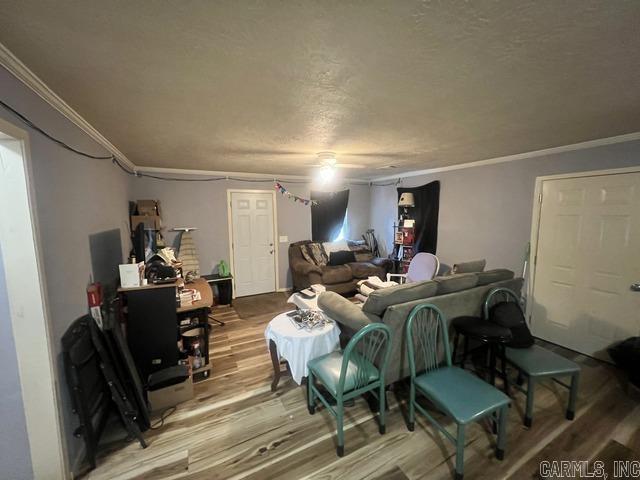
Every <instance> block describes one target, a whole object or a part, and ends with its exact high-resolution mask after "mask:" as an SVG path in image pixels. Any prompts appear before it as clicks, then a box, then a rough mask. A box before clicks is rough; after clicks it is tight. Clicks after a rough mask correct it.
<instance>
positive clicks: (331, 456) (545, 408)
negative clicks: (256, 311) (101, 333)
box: [86, 297, 640, 480]
mask: <svg viewBox="0 0 640 480" xmlns="http://www.w3.org/2000/svg"><path fill="white" fill-rule="evenodd" d="M255 301H256V302H260V301H261V299H260V297H256V299H255ZM275 303H276V304H277V303H278V302H275ZM265 304H269V305H273V304H274V302H273V301H272V299H270V301H269V302H266V301H265ZM275 309H276V310H279V311H281V310H282V308H281V306H278V307H276V308H275ZM215 313H216V317H217V318H219V319H220V320H223V321H225V322H226V325H225V326H224V327H221V326H218V325H214V326H213V328H212V339H213V356H212V361H213V374H212V376H211V378H210V379H209V380H207V381H205V382H201V383H199V384H197V385H196V392H197V395H196V397H195V398H194V399H193V400H191V401H189V402H186V403H183V404H181V405H180V406H179V407H178V408H177V410H176V412H175V413H173V414H172V415H171V416H169V417H168V418H167V419H166V421H165V424H164V426H163V427H162V428H160V429H158V430H152V431H148V432H146V433H145V437H146V439H147V441H148V443H149V447H148V448H146V449H144V450H143V449H141V448H140V446H139V445H138V444H137V443H135V442H130V443H117V444H113V445H110V446H109V447H108V448H107V449H105V450H104V452H103V454H102V455H101V457H100V459H99V463H98V467H97V468H96V469H95V470H94V471H92V472H90V473H89V474H88V475H87V476H86V478H90V479H129V478H136V479H142V478H144V479H193V480H195V479H203V480H204V479H207V480H208V479H261V480H262V479H270V478H273V479H275V478H277V479H302V478H321V479H339V478H340V479H420V478H428V479H447V480H448V479H451V478H453V468H454V466H453V465H454V459H455V456H454V449H453V446H452V445H451V444H450V443H449V441H448V440H446V439H445V438H444V437H443V435H442V434H440V433H438V432H437V431H436V430H435V429H434V428H433V427H432V426H431V425H430V424H429V423H428V422H427V421H426V419H424V418H423V417H421V416H418V422H417V424H416V429H415V431H414V432H409V431H407V428H406V426H405V421H404V415H405V412H406V408H405V403H404V398H403V390H402V389H400V390H399V391H398V392H390V393H389V395H388V398H389V407H390V410H389V414H388V416H387V433H386V434H385V435H379V433H378V427H377V423H376V419H375V415H374V414H373V413H372V412H371V411H370V409H369V407H368V404H367V403H366V401H365V400H363V399H361V400H357V401H356V404H355V406H353V407H350V408H347V414H346V417H347V418H346V419H345V456H344V457H343V458H338V457H337V456H336V454H335V422H334V419H333V417H332V416H331V415H330V414H329V413H328V412H327V411H326V410H324V409H321V408H318V409H317V413H316V414H315V415H313V416H312V415H309V413H308V412H307V407H306V401H305V391H304V389H303V388H301V387H299V386H297V385H296V384H295V383H293V382H292V381H291V380H290V379H288V377H284V381H282V380H281V383H280V386H279V388H278V390H277V391H276V392H275V393H272V392H271V391H270V388H269V384H270V382H271V375H272V367H271V362H270V358H269V354H268V351H267V348H266V342H265V340H264V335H263V332H264V328H265V326H266V324H267V323H268V321H269V320H270V319H271V318H272V317H273V316H274V314H275V313H276V312H273V311H271V312H269V311H264V312H263V313H261V314H260V315H257V316H254V317H250V318H245V319H242V318H239V316H238V315H237V314H236V312H235V311H234V309H233V308H230V307H221V308H219V309H217V310H216V312H215ZM551 348H554V349H555V350H556V351H558V352H559V353H561V354H563V355H565V356H567V357H570V358H572V359H574V360H575V361H577V362H578V363H579V364H580V365H581V366H582V376H581V385H580V393H579V400H578V409H577V412H576V418H575V420H574V421H567V420H565V419H564V411H565V408H566V399H567V392H566V390H565V389H564V388H562V387H559V386H558V385H556V384H554V383H553V382H549V383H545V384H543V385H541V386H539V387H538V390H537V391H536V402H535V415H534V422H533V427H532V428H530V429H527V428H525V427H524V426H523V425H522V414H523V409H524V402H525V397H524V395H523V394H522V393H519V392H518V393H515V394H514V398H513V400H514V402H513V403H514V405H513V407H512V408H511V409H510V414H509V424H508V442H507V449H506V457H505V459H504V461H498V460H496V459H495V457H494V454H493V452H494V450H493V449H494V438H495V437H493V435H491V433H490V429H489V427H488V425H485V424H474V425H472V426H471V427H470V428H469V429H468V433H467V440H466V442H467V446H466V449H465V478H467V479H474V478H476V479H480V478H482V479H499V478H512V479H518V480H520V479H527V478H541V477H540V476H539V475H538V471H539V464H540V462H541V461H542V460H594V459H595V458H596V457H597V458H600V457H598V456H604V457H607V458H610V457H611V456H614V457H615V455H617V453H616V452H618V451H620V450H621V449H623V450H624V452H626V455H627V457H626V458H635V459H640V458H638V452H640V403H639V402H638V400H637V398H635V399H634V398H632V397H633V395H631V396H630V395H628V394H627V393H626V392H625V389H626V387H625V386H624V382H623V381H622V380H621V375H620V373H619V372H618V371H617V370H616V369H614V368H612V367H611V366H609V365H606V364H603V363H600V362H597V361H595V360H592V359H589V358H587V357H584V356H582V355H578V354H575V353H573V352H570V351H567V350H564V349H560V348H558V347H551ZM435 416H436V417H437V418H440V419H442V421H443V422H445V423H446V424H448V425H449V427H450V431H451V432H454V430H453V429H454V425H452V424H451V422H447V421H446V419H444V418H443V416H442V415H439V414H437V413H436V414H435ZM610 478H611V476H610Z"/></svg>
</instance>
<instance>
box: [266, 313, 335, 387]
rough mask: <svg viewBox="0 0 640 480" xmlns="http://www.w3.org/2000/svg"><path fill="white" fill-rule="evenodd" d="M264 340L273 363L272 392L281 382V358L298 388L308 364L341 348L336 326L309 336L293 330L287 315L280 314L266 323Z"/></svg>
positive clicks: (312, 331)
mask: <svg viewBox="0 0 640 480" xmlns="http://www.w3.org/2000/svg"><path fill="white" fill-rule="evenodd" d="M264 336H265V339H266V340H267V345H268V346H269V352H270V353H271V362H272V363H273V382H272V383H271V391H275V390H276V387H277V386H278V382H279V381H280V375H281V371H280V359H281V358H282V359H284V360H286V361H287V363H288V365H289V372H290V373H291V377H292V378H293V380H294V381H295V382H296V383H297V384H298V385H300V384H301V383H302V378H303V377H306V376H307V362H308V361H309V360H312V359H314V358H317V357H319V356H321V355H325V354H327V353H331V352H333V351H334V350H337V349H338V348H339V346H340V341H339V337H340V328H339V327H338V325H337V324H336V322H332V323H329V324H327V325H325V326H323V327H322V328H316V329H313V330H311V331H310V332H309V331H307V330H305V329H298V328H296V326H295V325H294V324H293V322H292V321H291V318H290V317H288V316H287V314H286V313H281V314H280V315H278V316H277V317H275V318H274V319H273V320H271V321H270V322H269V325H267V328H266V329H265V331H264Z"/></svg>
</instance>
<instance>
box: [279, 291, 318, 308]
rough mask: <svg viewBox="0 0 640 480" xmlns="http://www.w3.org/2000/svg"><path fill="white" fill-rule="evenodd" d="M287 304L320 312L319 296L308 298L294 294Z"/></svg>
mask: <svg viewBox="0 0 640 480" xmlns="http://www.w3.org/2000/svg"><path fill="white" fill-rule="evenodd" d="M287 303H293V304H294V305H295V306H296V307H298V308H302V309H303V310H304V309H306V310H318V295H316V296H314V297H312V298H307V297H305V296H303V295H300V294H299V293H294V294H293V295H291V296H290V297H289V299H288V300H287Z"/></svg>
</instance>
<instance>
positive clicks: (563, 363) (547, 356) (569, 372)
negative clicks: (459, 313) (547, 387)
mask: <svg viewBox="0 0 640 480" xmlns="http://www.w3.org/2000/svg"><path fill="white" fill-rule="evenodd" d="M499 302H515V303H516V304H517V305H518V307H519V308H520V312H521V313H522V314H523V315H524V312H522V307H521V306H520V301H519V299H518V296H517V295H516V294H515V293H514V292H513V291H512V290H509V289H508V288H504V287H500V288H494V289H493V290H491V291H490V292H489V295H488V296H487V299H486V300H485V302H484V316H485V318H486V319H489V315H490V312H491V307H493V306H494V305H497V304H498V303H499ZM506 358H507V361H508V362H509V363H511V364H512V365H513V366H514V367H516V368H517V369H518V378H519V379H520V378H522V376H523V375H524V376H525V377H526V378H527V389H526V390H523V389H522V388H520V390H522V391H523V392H524V393H526V395H527V407H526V413H525V417H524V425H525V426H526V427H531V425H532V423H533V399H534V394H535V387H536V383H537V382H539V381H540V380H542V379H544V378H551V379H552V380H553V381H555V382H556V383H558V384H559V385H562V386H563V387H565V388H567V389H569V404H568V406H567V413H566V415H565V416H566V418H567V420H573V419H574V417H575V411H576V399H577V397H578V381H579V378H580V367H579V366H578V364H577V363H575V362H572V361H571V360H568V359H566V358H564V357H563V356H561V355H558V354H557V353H553V352H551V351H549V350H547V349H546V348H543V347H541V346H539V345H532V346H531V347H529V348H512V347H507V348H506ZM556 377H571V385H567V384H565V383H563V382H561V381H559V380H558V379H557V378H556ZM520 383H521V382H518V385H516V387H517V388H519V384H520Z"/></svg>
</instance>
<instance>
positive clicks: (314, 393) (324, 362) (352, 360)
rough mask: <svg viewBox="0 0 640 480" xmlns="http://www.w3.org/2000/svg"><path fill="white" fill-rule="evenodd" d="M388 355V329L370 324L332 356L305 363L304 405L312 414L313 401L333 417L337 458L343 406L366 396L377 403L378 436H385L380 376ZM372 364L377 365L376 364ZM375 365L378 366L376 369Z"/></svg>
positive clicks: (340, 447)
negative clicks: (307, 371) (306, 369)
mask: <svg viewBox="0 0 640 480" xmlns="http://www.w3.org/2000/svg"><path fill="white" fill-rule="evenodd" d="M390 352H391V329H390V328H389V327H388V326H387V325H385V324H384V323H370V324H369V325H367V326H366V327H364V328H362V329H360V330H359V331H358V332H357V333H356V334H355V335H354V336H353V337H352V338H351V340H349V343H348V344H347V346H346V347H345V349H344V350H343V351H342V352H332V353H329V354H327V355H323V356H321V357H318V358H314V359H313V360H311V361H309V362H308V363H307V368H308V369H309V376H308V378H307V391H308V395H307V401H308V407H309V413H310V414H311V415H313V414H314V413H315V411H316V397H317V398H318V399H319V400H320V401H321V402H322V403H323V404H324V406H325V407H327V410H329V412H331V414H332V415H333V416H334V417H336V421H337V426H338V447H337V448H336V453H337V454H338V456H339V457H342V456H343V455H344V432H343V425H344V403H345V401H347V400H350V399H352V398H355V397H357V396H359V395H362V394H363V393H366V392H371V393H373V395H374V396H375V397H377V399H378V406H379V409H380V412H379V414H378V425H379V431H380V434H381V435H382V434H384V433H385V400H386V397H385V389H384V387H385V383H384V373H385V370H386V369H387V362H388V361H389V353H390ZM376 360H378V362H377V363H376ZM376 365H378V366H377V367H376ZM315 379H318V380H319V381H320V382H321V383H322V384H323V385H324V387H325V389H326V391H327V392H328V393H329V394H330V395H331V396H332V397H333V398H334V399H335V401H336V408H335V410H334V409H333V408H332V407H331V405H330V404H329V400H327V399H326V398H325V397H324V394H323V393H321V391H320V390H319V389H318V388H317V387H316V385H315Z"/></svg>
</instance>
